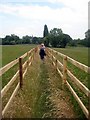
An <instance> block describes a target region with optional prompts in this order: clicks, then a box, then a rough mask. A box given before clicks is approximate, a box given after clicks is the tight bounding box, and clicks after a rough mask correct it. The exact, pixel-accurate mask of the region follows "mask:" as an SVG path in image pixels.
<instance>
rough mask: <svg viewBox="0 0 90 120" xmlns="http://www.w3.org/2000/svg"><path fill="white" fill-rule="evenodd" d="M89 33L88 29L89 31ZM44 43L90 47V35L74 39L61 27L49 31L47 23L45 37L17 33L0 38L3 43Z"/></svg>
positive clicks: (0, 42) (56, 45)
mask: <svg viewBox="0 0 90 120" xmlns="http://www.w3.org/2000/svg"><path fill="white" fill-rule="evenodd" d="M89 32H90V31H89ZM87 33H88V31H87ZM41 43H44V44H45V46H47V47H59V48H65V47H66V46H67V45H68V46H86V47H90V35H89V34H88V37H87V36H85V38H84V39H74V40H73V39H72V38H71V36H70V35H68V34H65V33H63V31H62V29H61V28H53V29H51V30H50V31H48V27H47V25H44V30H43V37H36V36H35V37H33V36H29V35H26V36H23V37H22V38H19V36H17V35H15V34H11V35H6V36H5V38H2V39H0V44H2V45H16V44H41Z"/></svg>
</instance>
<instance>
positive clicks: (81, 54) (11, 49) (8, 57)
mask: <svg viewBox="0 0 90 120" xmlns="http://www.w3.org/2000/svg"><path fill="white" fill-rule="evenodd" d="M33 47H34V46H33V45H30V46H29V45H22V46H20V45H17V46H3V48H2V61H3V62H2V63H3V64H2V65H3V66H4V65H5V64H7V63H9V62H10V61H12V60H14V59H16V58H18V57H19V56H21V55H23V54H24V53H25V52H27V51H29V50H30V49H31V48H33ZM55 50H57V51H59V52H61V53H64V54H66V55H68V56H70V57H71V58H73V59H75V60H77V61H79V62H81V63H83V64H86V65H88V49H87V48H82V47H75V48H72V47H69V48H65V49H62V48H55ZM57 57H58V59H59V58H60V57H59V56H57ZM36 66H37V65H36ZM47 68H48V66H47ZM68 68H69V69H70V70H71V71H72V72H73V73H74V74H75V75H76V76H77V77H78V79H80V81H81V82H82V83H83V84H85V85H86V86H87V87H88V76H87V74H86V73H85V72H82V71H80V69H78V68H76V67H75V66H73V65H71V64H68ZM32 69H34V70H35V71H36V74H38V72H37V70H38V69H37V68H32ZM40 69H41V70H42V71H41V73H40V76H41V77H43V73H44V72H43V69H44V68H43V66H42V68H40ZM15 70H16V68H15ZM15 70H11V71H9V72H8V73H6V75H4V76H3V79H2V80H3V81H2V83H3V84H2V85H3V86H5V85H6V84H7V83H8V81H9V80H10V79H11V76H12V75H13V74H15ZM48 74H50V72H49V73H48ZM55 75H56V74H55V73H54V77H55ZM30 76H31V77H30ZM36 76H37V75H35V73H33V74H30V75H28V77H30V80H31V78H33V77H36ZM44 77H45V79H43V80H44V82H45V80H46V77H47V72H46V73H45V75H44ZM44 77H43V78H44ZM47 78H48V77H47ZM7 79H8V80H7ZM28 80H29V79H28ZM36 83H37V84H36ZM41 83H42V81H40V78H38V82H37V78H36V82H35V83H34V79H32V81H31V84H28V85H29V87H30V91H31V90H33V91H31V92H32V94H33V93H34V95H35V96H34V97H35V98H36V97H37V98H38V97H39V96H38V92H39V93H40V94H41V90H40V91H37V89H38V90H39V87H41V85H40V84H41ZM32 84H33V86H32ZM47 84H48V83H46V84H42V87H43V88H44V87H45V88H46V86H47ZM55 84H56V82H55ZM59 84H60V83H59V81H58V83H57V85H59ZM34 85H36V86H34ZM37 85H38V86H39V85H40V86H39V87H38V86H37ZM36 87H38V88H36ZM56 87H57V86H56ZM31 88H32V89H31ZM34 89H35V90H36V91H35V90H34ZM67 91H68V90H67ZM75 91H77V87H76V88H75ZM23 92H24V91H23ZM27 92H28V90H27ZM46 92H47V91H46ZM77 94H78V95H79V97H80V98H81V99H82V100H83V102H84V103H85V105H86V106H87V105H88V102H87V100H86V96H83V94H82V93H81V92H78V91H77ZM45 95H46V94H45ZM69 96H70V94H69ZM82 96H83V97H82ZM34 97H33V98H32V99H33V102H36V100H35V98H34ZM44 97H45V96H43V98H42V99H41V100H40V101H41V103H35V104H32V103H31V107H32V109H33V111H34V113H32V116H36V117H37V116H39V117H41V116H42V114H43V112H42V106H43V107H44V108H45V110H46V105H45V106H44V103H43V101H44ZM70 97H71V99H72V103H74V104H73V105H74V106H75V109H76V110H77V113H78V115H79V114H80V117H82V116H83V115H82V112H81V113H80V111H81V109H79V110H78V107H77V106H78V104H77V103H76V102H75V100H74V98H73V97H72V96H70ZM27 98H28V95H27ZM38 102H39V101H38ZM22 104H23V103H22ZM34 105H35V106H34ZM38 105H39V106H38ZM21 107H22V106H21ZM87 107H88V106H87ZM38 110H39V111H41V112H40V113H39V111H38ZM37 111H38V112H37Z"/></svg>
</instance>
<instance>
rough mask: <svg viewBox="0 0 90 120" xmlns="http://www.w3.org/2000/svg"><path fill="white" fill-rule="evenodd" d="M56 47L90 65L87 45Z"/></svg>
mask: <svg viewBox="0 0 90 120" xmlns="http://www.w3.org/2000/svg"><path fill="white" fill-rule="evenodd" d="M54 49H55V50H57V51H58V52H61V53H63V54H65V55H67V56H69V57H71V58H73V59H75V60H77V61H79V62H81V63H83V64H85V65H88V48H86V47H67V48H54Z"/></svg>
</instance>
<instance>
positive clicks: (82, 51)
mask: <svg viewBox="0 0 90 120" xmlns="http://www.w3.org/2000/svg"><path fill="white" fill-rule="evenodd" d="M54 49H55V50H56V51H58V52H60V53H63V54H64V55H67V56H69V57H71V58H73V59H75V60H77V61H79V62H81V63H83V64H85V65H87V66H88V48H85V47H73V48H72V47H68V48H66V49H63V48H54ZM56 57H57V58H58V59H59V60H60V61H61V63H63V59H62V58H61V57H60V56H59V55H56ZM67 68H68V69H69V70H70V71H71V73H73V74H74V76H75V77H77V78H78V79H79V80H80V81H81V82H82V83H83V84H84V85H85V86H87V87H88V88H89V89H90V85H89V77H90V75H88V73H85V72H84V71H82V70H81V69H79V68H77V67H75V66H74V65H72V64H71V63H70V62H67ZM67 80H68V82H69V83H70V84H71V86H72V87H73V89H74V90H75V91H76V93H77V95H78V96H79V97H80V99H81V100H82V101H83V103H84V104H85V105H86V107H87V109H89V108H88V104H89V103H88V98H87V97H86V95H84V94H83V92H82V91H81V90H80V89H79V88H78V87H77V86H76V85H75V83H74V82H73V81H72V80H71V79H70V78H69V77H67ZM71 99H72V103H74V107H75V109H76V111H77V112H79V113H80V109H77V105H78V104H77V102H76V101H75V99H74V98H73V97H72V95H71ZM80 114H81V116H82V113H80Z"/></svg>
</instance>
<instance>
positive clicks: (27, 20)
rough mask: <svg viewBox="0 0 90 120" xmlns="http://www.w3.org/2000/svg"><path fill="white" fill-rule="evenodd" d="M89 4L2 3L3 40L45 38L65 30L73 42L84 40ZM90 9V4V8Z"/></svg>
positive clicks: (75, 0)
mask: <svg viewBox="0 0 90 120" xmlns="http://www.w3.org/2000/svg"><path fill="white" fill-rule="evenodd" d="M88 2H89V1H88V0H0V37H5V36H6V35H11V34H15V35H18V36H19V37H22V36H25V35H29V36H32V35H33V36H37V37H42V36H43V30H44V25H45V24H46V25H47V27H48V30H49V31H50V30H51V29H53V28H61V29H62V31H63V33H65V34H69V35H70V36H71V37H72V38H73V39H77V38H80V39H83V38H84V37H85V32H86V31H87V30H88V23H89V22H88V19H89V17H88V11H89V9H88ZM89 5H90V4H89Z"/></svg>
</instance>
